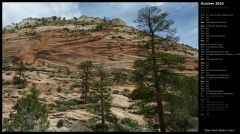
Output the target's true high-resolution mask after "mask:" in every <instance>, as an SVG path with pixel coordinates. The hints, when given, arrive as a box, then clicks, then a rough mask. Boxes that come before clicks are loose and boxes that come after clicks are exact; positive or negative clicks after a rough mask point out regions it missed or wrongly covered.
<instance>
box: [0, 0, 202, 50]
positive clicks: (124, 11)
mask: <svg viewBox="0 0 240 134" xmlns="http://www.w3.org/2000/svg"><path fill="white" fill-rule="evenodd" d="M147 5H150V6H151V5H155V6H160V8H161V9H162V10H163V11H166V12H168V13H169V16H168V18H169V19H172V20H174V22H175V23H174V25H173V27H175V28H177V30H178V35H179V36H180V41H179V42H180V43H184V44H188V45H190V46H192V47H194V48H198V3H196V2H195V3H193V2H191V3H186V2H175V3H174V2H169V3H167V2H142V3H140V2H139V3H135V2H119V3H117V2H111V3H109V2H99V3H96V2H94V3H93V2H91V3H90V2H89V3H88V2H80V3H73V2H65V3H63V2H58V3H51V2H48V3H43V2H42V3H37V2H33V3H31V2H24V3H23V2H21V3H20V2H9V3H3V20H2V21H3V26H6V25H9V24H11V23H12V22H15V23H16V22H19V21H21V20H22V19H24V18H28V17H50V16H60V17H66V18H67V19H71V18H73V17H80V16H81V15H87V16H91V17H100V18H103V17H107V18H110V19H112V18H120V19H122V20H124V21H125V22H127V24H128V25H130V26H135V25H136V24H135V23H134V22H133V20H135V19H136V18H137V12H138V10H139V9H141V8H143V7H145V6H147Z"/></svg>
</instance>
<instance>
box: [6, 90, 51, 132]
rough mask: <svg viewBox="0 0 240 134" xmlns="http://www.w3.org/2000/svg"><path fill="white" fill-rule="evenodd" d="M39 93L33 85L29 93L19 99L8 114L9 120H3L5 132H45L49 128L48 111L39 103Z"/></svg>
mask: <svg viewBox="0 0 240 134" xmlns="http://www.w3.org/2000/svg"><path fill="white" fill-rule="evenodd" d="M38 96H39V92H38V90H37V89H36V87H35V85H33V87H32V90H31V93H30V94H27V95H25V96H24V97H23V98H21V99H19V100H18V101H17V103H16V104H15V105H14V107H13V110H14V111H13V112H11V113H10V115H9V116H10V118H6V119H4V124H3V125H4V129H5V131H21V132H24V131H25V132H26V131H46V129H47V128H48V127H49V121H48V119H47V118H48V109H47V106H46V105H45V104H42V103H41V102H39V99H38Z"/></svg>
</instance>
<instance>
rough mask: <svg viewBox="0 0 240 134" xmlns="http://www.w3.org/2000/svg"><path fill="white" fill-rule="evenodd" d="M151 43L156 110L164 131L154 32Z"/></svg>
mask: <svg viewBox="0 0 240 134" xmlns="http://www.w3.org/2000/svg"><path fill="white" fill-rule="evenodd" d="M151 45H152V62H153V80H154V86H155V92H156V102H157V110H158V122H159V126H160V129H161V132H166V126H165V122H164V113H163V106H162V98H159V97H161V96H160V87H159V81H158V80H157V62H156V57H155V44H154V33H153V32H152V34H151Z"/></svg>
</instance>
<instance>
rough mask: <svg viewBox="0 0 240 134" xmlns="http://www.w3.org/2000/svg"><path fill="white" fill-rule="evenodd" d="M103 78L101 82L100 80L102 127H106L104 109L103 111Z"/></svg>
mask: <svg viewBox="0 0 240 134" xmlns="http://www.w3.org/2000/svg"><path fill="white" fill-rule="evenodd" d="M102 80H103V78H102V76H101V80H100V82H101V83H100V86H101V87H100V90H101V116H102V126H104V124H105V121H104V109H103V82H102Z"/></svg>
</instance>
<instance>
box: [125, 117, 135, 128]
mask: <svg viewBox="0 0 240 134" xmlns="http://www.w3.org/2000/svg"><path fill="white" fill-rule="evenodd" d="M121 123H122V124H125V125H128V126H130V127H132V128H136V127H139V124H138V122H137V121H135V120H132V119H130V118H124V119H122V120H121Z"/></svg>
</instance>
